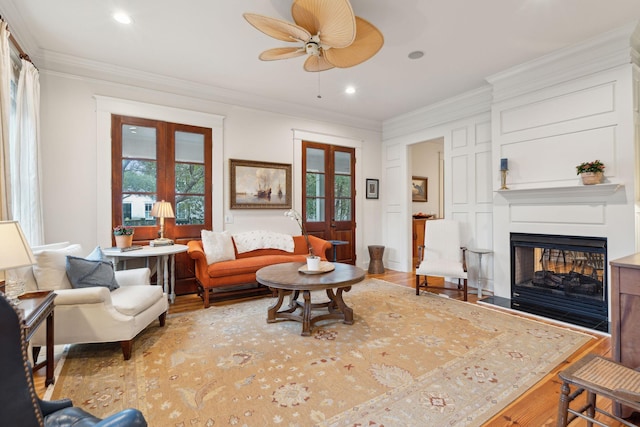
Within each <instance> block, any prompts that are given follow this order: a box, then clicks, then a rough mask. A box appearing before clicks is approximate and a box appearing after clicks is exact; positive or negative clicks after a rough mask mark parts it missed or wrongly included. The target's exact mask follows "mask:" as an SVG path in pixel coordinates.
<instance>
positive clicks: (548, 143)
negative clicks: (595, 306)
mask: <svg viewBox="0 0 640 427" xmlns="http://www.w3.org/2000/svg"><path fill="white" fill-rule="evenodd" d="M631 68H632V67H631V65H629V64H628V63H627V64H619V65H618V66H616V67H607V69H605V70H603V71H601V72H598V73H591V74H589V75H587V76H577V77H575V78H573V79H571V80H568V81H567V82H565V83H561V84H558V83H556V84H554V85H552V86H550V87H540V88H537V90H534V91H532V92H530V93H527V94H519V95H518V96H515V97H513V98H510V99H505V100H504V101H502V102H496V103H494V105H493V109H492V110H493V111H492V119H493V130H494V134H493V151H494V153H496V154H495V155H494V164H498V162H499V159H500V158H508V159H509V173H508V179H507V185H508V187H509V190H505V191H501V192H499V195H498V196H497V198H496V203H495V207H494V212H495V214H496V218H502V219H503V221H501V222H500V223H494V252H495V262H494V267H495V271H496V275H495V283H496V288H495V293H496V295H498V296H503V297H510V283H511V278H510V264H509V236H510V233H511V232H520V233H537V234H562V235H573V236H595V237H606V238H607V244H608V259H609V260H611V259H615V258H619V257H621V256H625V255H629V254H631V253H633V252H634V251H635V221H634V194H635V190H634V188H635V160H634V159H635V156H636V154H635V153H636V146H635V143H634V124H633V114H632V94H633V91H634V88H633V81H632V78H631V77H632V69H631ZM528 77H530V76H528V75H523V76H522V78H528ZM514 78H516V76H514V75H511V76H509V79H514ZM497 83H498V84H499V81H498V82H497ZM596 159H599V160H600V161H602V162H603V163H604V164H605V165H606V169H605V176H606V181H605V184H608V186H603V187H600V188H597V187H594V188H585V187H584V186H583V185H582V184H581V182H580V181H579V178H578V177H577V176H576V165H578V164H580V163H582V162H585V161H592V160H596ZM611 184H619V186H616V185H611ZM495 185H496V186H497V185H498V179H496V182H495ZM607 188H611V191H609V192H607V191H602V189H607ZM534 189H535V190H534Z"/></svg>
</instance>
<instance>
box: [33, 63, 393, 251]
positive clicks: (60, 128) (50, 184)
mask: <svg viewBox="0 0 640 427" xmlns="http://www.w3.org/2000/svg"><path fill="white" fill-rule="evenodd" d="M96 95H97V96H106V97H114V98H120V99H123V100H133V101H138V102H142V103H149V104H157V105H159V106H168V107H172V108H176V109H179V110H188V111H192V112H196V113H197V112H202V113H207V114H211V115H216V116H222V117H223V118H224V119H223V122H224V134H223V136H222V137H218V141H214V145H215V144H216V143H219V142H220V141H219V140H220V139H222V140H223V146H222V147H221V148H220V153H221V155H219V156H218V158H214V163H213V167H214V177H215V176H216V175H217V172H220V169H222V173H221V174H220V173H218V176H221V177H222V179H223V181H224V182H223V183H219V182H214V194H213V204H214V228H218V229H219V228H220V227H225V228H228V229H229V230H231V231H232V232H236V231H241V230H248V229H256V228H263V227H269V228H271V229H274V230H278V231H283V232H291V233H297V232H298V231H297V230H296V229H295V227H294V225H295V224H293V223H292V222H291V221H287V220H286V218H284V216H283V215H282V211H281V210H274V211H272V210H230V209H229V183H228V173H229V162H228V159H230V158H236V159H245V160H260V161H268V162H271V161H272V162H279V163H292V165H293V171H294V172H293V173H294V176H295V174H299V173H300V159H299V158H296V157H295V155H294V138H293V135H294V129H304V130H306V131H308V132H310V133H311V134H316V135H329V136H332V137H334V138H343V139H349V140H358V141H361V145H362V149H361V150H359V157H358V158H357V161H358V166H359V169H358V170H359V171H361V175H362V176H357V179H358V183H359V186H360V187H361V188H362V190H361V191H360V193H359V194H358V197H357V202H356V203H357V206H356V209H357V213H359V214H360V215H361V216H360V218H359V221H358V224H357V226H358V231H359V233H358V235H359V236H361V239H360V241H358V242H357V254H358V263H359V264H362V263H366V262H368V255H367V250H366V248H367V246H368V245H370V244H380V242H381V237H382V233H381V215H380V214H379V209H376V207H375V206H376V205H377V203H379V201H375V200H372V201H370V200H366V199H365V193H364V182H365V179H366V178H380V173H379V171H380V152H381V136H380V134H379V132H377V131H373V130H366V129H362V128H355V127H354V128H350V127H348V126H343V125H335V124H331V123H327V122H322V121H314V120H309V119H303V118H297V117H293V116H286V115H281V114H274V113H270V112H265V111H258V110H251V109H247V108H240V107H236V106H232V105H227V104H222V103H216V102H211V101H204V100H201V99H197V98H193V97H184V96H179V95H175V94H170V93H165V92H159V91H152V90H146V89H140V88H135V87H130V86H126V85H121V84H116V83H110V82H105V81H99V80H92V79H86V78H79V77H75V76H71V75H66V74H60V73H54V72H47V71H46V70H42V71H41V117H42V125H41V133H42V153H41V155H42V160H43V161H42V174H43V184H44V188H43V192H44V217H45V240H46V242H47V243H50V242H56V241H62V240H69V241H73V242H78V243H81V244H82V246H83V247H84V248H85V249H87V250H90V249H91V248H92V247H93V246H95V245H97V244H105V242H104V241H103V240H104V236H109V233H110V230H109V228H108V227H110V224H109V225H108V226H106V227H105V224H104V223H103V222H102V223H100V224H99V223H98V221H99V218H101V217H104V216H105V213H104V212H102V211H103V210H105V209H106V207H108V206H110V197H111V196H110V193H109V194H107V193H108V192H106V191H104V189H102V188H101V187H100V182H99V181H100V178H99V174H98V172H97V169H98V167H97V166H96V165H104V164H105V162H107V163H108V162H110V159H109V158H108V156H105V154H104V153H105V152H108V151H105V147H104V146H100V144H103V143H102V142H99V138H98V136H97V134H98V124H97V117H98V115H97V113H96V99H95V96H96ZM180 116H181V115H180ZM98 157H100V158H98ZM381 196H382V197H384V195H381ZM299 198H300V189H299V188H294V206H295V205H299V203H300V202H299ZM99 210H100V212H99ZM365 213H366V215H365ZM226 214H231V215H232V217H233V223H231V224H224V220H223V219H224V215H226ZM106 215H107V216H109V215H110V212H107V213H106ZM363 248H364V249H363Z"/></svg>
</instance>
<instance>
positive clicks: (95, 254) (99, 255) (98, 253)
mask: <svg viewBox="0 0 640 427" xmlns="http://www.w3.org/2000/svg"><path fill="white" fill-rule="evenodd" d="M85 259H88V260H91V261H110V259H109V258H108V257H107V256H106V255H105V254H104V252H102V248H101V247H100V246H96V248H95V249H94V250H93V251H91V253H90V254H89V255H87V257H86V258H85Z"/></svg>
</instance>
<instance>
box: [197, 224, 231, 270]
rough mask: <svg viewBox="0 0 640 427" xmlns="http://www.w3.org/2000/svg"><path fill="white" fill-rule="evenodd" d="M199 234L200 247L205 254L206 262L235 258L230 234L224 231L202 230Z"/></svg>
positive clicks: (211, 262)
mask: <svg viewBox="0 0 640 427" xmlns="http://www.w3.org/2000/svg"><path fill="white" fill-rule="evenodd" d="M200 235H201V237H202V248H203V249H204V254H205V255H206V256H207V264H213V263H214V262H220V261H229V260H232V259H236V253H235V251H234V250H233V240H231V234H229V233H228V232H226V231H223V232H215V231H209V230H202V231H201V232H200Z"/></svg>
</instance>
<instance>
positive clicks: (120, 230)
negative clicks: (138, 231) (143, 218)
mask: <svg viewBox="0 0 640 427" xmlns="http://www.w3.org/2000/svg"><path fill="white" fill-rule="evenodd" d="M133 231H134V229H133V227H130V226H128V225H119V226H117V227H115V228H114V229H113V236H114V237H115V239H116V247H117V248H130V247H131V246H132V245H133Z"/></svg>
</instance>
